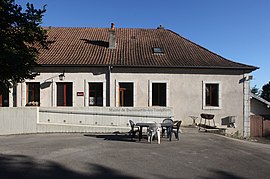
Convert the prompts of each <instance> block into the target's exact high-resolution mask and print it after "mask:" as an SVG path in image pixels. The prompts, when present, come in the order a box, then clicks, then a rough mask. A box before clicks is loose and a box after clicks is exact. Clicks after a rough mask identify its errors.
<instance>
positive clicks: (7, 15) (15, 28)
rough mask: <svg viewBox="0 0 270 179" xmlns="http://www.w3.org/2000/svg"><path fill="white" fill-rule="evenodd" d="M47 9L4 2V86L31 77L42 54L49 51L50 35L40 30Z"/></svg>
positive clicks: (0, 3) (0, 0)
mask: <svg viewBox="0 0 270 179" xmlns="http://www.w3.org/2000/svg"><path fill="white" fill-rule="evenodd" d="M45 12H46V9H45V6H43V9H35V8H34V5H33V4H29V3H27V4H26V9H25V11H24V12H23V10H22V7H21V6H20V5H18V4H16V3H15V1H14V0H0V14H1V15H0V83H3V84H5V85H8V86H11V85H12V84H15V83H18V82H21V81H23V80H24V79H26V78H29V76H31V69H32V68H33V67H34V66H35V65H36V62H35V61H36V59H37V56H38V50H39V49H40V48H47V42H46V39H47V35H46V31H45V30H44V29H43V28H42V27H41V26H40V24H41V22H42V17H43V14H44V13H45Z"/></svg>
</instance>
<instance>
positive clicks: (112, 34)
mask: <svg viewBox="0 0 270 179" xmlns="http://www.w3.org/2000/svg"><path fill="white" fill-rule="evenodd" d="M109 36H110V37H109V49H115V48H116V36H115V27H114V23H111V28H110V30H109Z"/></svg>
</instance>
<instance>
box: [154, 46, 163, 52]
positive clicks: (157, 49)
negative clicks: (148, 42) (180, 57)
mask: <svg viewBox="0 0 270 179" xmlns="http://www.w3.org/2000/svg"><path fill="white" fill-rule="evenodd" d="M153 52H154V53H164V48H161V47H154V48H153Z"/></svg>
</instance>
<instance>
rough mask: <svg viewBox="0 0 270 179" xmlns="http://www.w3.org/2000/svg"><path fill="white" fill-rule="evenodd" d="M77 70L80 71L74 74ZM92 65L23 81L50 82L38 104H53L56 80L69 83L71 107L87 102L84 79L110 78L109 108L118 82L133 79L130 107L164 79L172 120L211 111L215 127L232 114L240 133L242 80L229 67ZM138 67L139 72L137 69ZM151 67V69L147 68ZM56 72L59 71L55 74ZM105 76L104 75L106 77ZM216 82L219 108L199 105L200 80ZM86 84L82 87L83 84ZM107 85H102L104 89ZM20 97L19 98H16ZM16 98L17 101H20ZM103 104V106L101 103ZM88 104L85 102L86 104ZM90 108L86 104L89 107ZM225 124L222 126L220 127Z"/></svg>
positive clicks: (144, 101) (143, 103)
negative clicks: (187, 68) (97, 68)
mask: <svg viewBox="0 0 270 179" xmlns="http://www.w3.org/2000/svg"><path fill="white" fill-rule="evenodd" d="M78 70H80V72H79V73H78ZM95 70H96V69H95V68H78V69H76V68H72V69H69V71H68V70H66V72H65V80H64V81H60V80H59V78H58V75H59V74H60V73H61V72H62V71H63V70H60V69H57V68H56V69H55V71H56V72H51V73H47V72H41V75H40V76H37V77H36V78H35V80H27V82H31V81H33V82H40V83H44V82H52V83H51V84H50V83H49V85H47V87H44V88H43V89H41V107H53V106H56V83H57V82H73V94H74V95H73V107H84V106H85V104H87V102H88V100H89V99H88V82H103V83H104V84H106V80H107V79H110V85H109V87H110V91H109V94H110V96H106V94H108V93H106V92H104V93H103V94H104V98H105V100H106V99H107V98H109V101H110V107H117V104H118V102H117V100H118V96H117V95H118V94H117V92H118V89H117V84H118V83H119V82H133V83H134V88H135V89H134V95H135V97H134V106H135V107H148V106H149V104H150V106H151V102H150V101H151V96H150V94H149V91H150V87H149V86H150V84H151V82H165V83H167V90H168V95H167V98H168V99H167V106H168V107H172V108H173V109H174V116H175V119H176V120H182V121H183V125H190V124H192V122H193V121H192V119H191V118H190V117H189V116H197V117H198V119H197V121H196V122H197V123H198V122H199V120H200V114H201V113H211V114H214V115H215V122H216V125H217V126H221V119H222V118H225V117H227V116H236V126H237V130H239V132H240V133H241V132H242V131H243V83H241V79H242V78H243V75H241V74H239V72H235V71H233V70H231V71H226V70H223V71H222V70H216V71H211V70H209V71H208V70H206V69H205V70H202V71H200V70H197V71H196V70H193V71H192V70H190V71H181V70H171V69H167V71H166V70H165V72H162V70H163V69H162V70H159V71H156V69H150V70H149V72H145V71H147V70H148V69H147V70H145V69H139V70H138V69H137V71H132V70H130V69H126V70H125V69H119V70H117V69H116V68H113V69H112V72H111V73H110V75H109V77H108V69H107V68H103V70H100V71H101V72H98V71H97V70H96V71H95ZM140 70H141V72H140ZM151 70H152V71H151ZM59 72H60V73H59ZM106 75H107V76H106ZM211 81H212V82H219V83H220V85H221V86H220V87H221V90H220V91H221V107H220V108H218V109H204V108H203V83H204V82H211ZM85 85H86V86H85ZM24 87H25V85H23V84H22V85H18V90H17V91H18V98H19V97H20V96H21V97H22V99H24V96H25V94H21V92H24V93H25V89H24ZM106 87H107V85H105V86H104V89H106ZM77 92H84V95H85V96H76V93H77ZM19 100H20V101H19ZM25 102H26V100H24V101H21V99H18V104H20V103H23V106H24V105H25V104H24V103H25ZM103 103H104V106H105V105H106V103H105V102H103ZM87 106H88V105H87ZM89 108H90V107H89ZM222 127H226V126H222Z"/></svg>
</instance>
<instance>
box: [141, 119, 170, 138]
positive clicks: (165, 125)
mask: <svg viewBox="0 0 270 179" xmlns="http://www.w3.org/2000/svg"><path fill="white" fill-rule="evenodd" d="M151 124H153V122H139V123H137V124H136V126H138V127H139V128H140V130H139V141H141V139H142V130H143V128H144V127H147V128H148V127H149V126H150V125H151ZM160 125H161V127H167V128H168V131H169V137H170V141H171V138H172V135H171V130H172V127H173V123H163V122H162V123H160Z"/></svg>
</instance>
